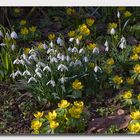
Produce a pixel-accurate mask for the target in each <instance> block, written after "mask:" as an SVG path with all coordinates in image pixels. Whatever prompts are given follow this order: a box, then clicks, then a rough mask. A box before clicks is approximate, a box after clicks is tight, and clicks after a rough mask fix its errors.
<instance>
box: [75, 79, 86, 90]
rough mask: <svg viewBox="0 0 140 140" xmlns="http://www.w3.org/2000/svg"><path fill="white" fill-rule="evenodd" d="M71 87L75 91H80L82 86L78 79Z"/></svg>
mask: <svg viewBox="0 0 140 140" xmlns="http://www.w3.org/2000/svg"><path fill="white" fill-rule="evenodd" d="M72 87H73V89H75V90H80V89H82V88H83V87H84V86H83V85H82V83H81V82H80V81H79V80H78V79H76V80H75V81H74V82H73V83H72Z"/></svg>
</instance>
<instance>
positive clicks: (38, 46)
mask: <svg viewBox="0 0 140 140" xmlns="http://www.w3.org/2000/svg"><path fill="white" fill-rule="evenodd" d="M37 48H38V49H40V50H41V49H44V47H43V44H42V43H41V42H40V43H38V45H37Z"/></svg>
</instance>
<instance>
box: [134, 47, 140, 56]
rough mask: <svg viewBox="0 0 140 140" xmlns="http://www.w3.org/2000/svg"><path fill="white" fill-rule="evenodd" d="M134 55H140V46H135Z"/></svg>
mask: <svg viewBox="0 0 140 140" xmlns="http://www.w3.org/2000/svg"><path fill="white" fill-rule="evenodd" d="M133 53H134V54H139V53H140V45H138V46H134V48H133Z"/></svg>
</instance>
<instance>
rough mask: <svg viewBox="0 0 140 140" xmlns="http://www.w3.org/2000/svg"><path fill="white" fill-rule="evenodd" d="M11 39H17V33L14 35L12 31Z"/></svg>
mask: <svg viewBox="0 0 140 140" xmlns="http://www.w3.org/2000/svg"><path fill="white" fill-rule="evenodd" d="M11 38H12V39H17V38H18V36H17V33H16V32H15V31H13V32H12V33H11Z"/></svg>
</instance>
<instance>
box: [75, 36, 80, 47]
mask: <svg viewBox="0 0 140 140" xmlns="http://www.w3.org/2000/svg"><path fill="white" fill-rule="evenodd" d="M76 44H77V45H78V46H79V44H80V41H79V39H78V38H77V39H76Z"/></svg>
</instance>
